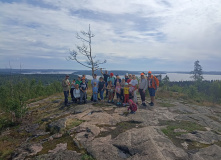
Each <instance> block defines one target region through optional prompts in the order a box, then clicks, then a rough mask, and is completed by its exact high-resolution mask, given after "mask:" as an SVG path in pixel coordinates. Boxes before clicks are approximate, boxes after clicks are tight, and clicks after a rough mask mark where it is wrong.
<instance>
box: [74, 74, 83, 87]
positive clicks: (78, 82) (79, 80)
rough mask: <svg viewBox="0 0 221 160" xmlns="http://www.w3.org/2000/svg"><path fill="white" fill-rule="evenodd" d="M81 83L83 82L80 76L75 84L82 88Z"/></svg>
mask: <svg viewBox="0 0 221 160" xmlns="http://www.w3.org/2000/svg"><path fill="white" fill-rule="evenodd" d="M81 82H82V81H81V77H80V76H78V79H77V80H76V82H75V84H78V85H79V86H80V84H81Z"/></svg>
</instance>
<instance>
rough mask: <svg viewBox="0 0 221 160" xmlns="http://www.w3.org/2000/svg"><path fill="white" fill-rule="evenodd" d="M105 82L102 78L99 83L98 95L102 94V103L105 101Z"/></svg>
mask: <svg viewBox="0 0 221 160" xmlns="http://www.w3.org/2000/svg"><path fill="white" fill-rule="evenodd" d="M105 83H106V82H105V81H104V78H103V77H100V81H99V83H98V93H100V98H101V101H102V100H103V99H104V96H103V95H104V90H105V87H106V85H105Z"/></svg>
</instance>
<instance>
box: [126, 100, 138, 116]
mask: <svg viewBox="0 0 221 160" xmlns="http://www.w3.org/2000/svg"><path fill="white" fill-rule="evenodd" d="M128 103H129V105H130V106H129V107H128V109H127V110H128V111H130V110H131V112H130V113H131V114H135V112H136V111H137V104H136V103H134V101H133V100H132V99H129V100H128Z"/></svg>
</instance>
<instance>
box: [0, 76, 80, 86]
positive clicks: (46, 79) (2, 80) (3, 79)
mask: <svg viewBox="0 0 221 160" xmlns="http://www.w3.org/2000/svg"><path fill="white" fill-rule="evenodd" d="M64 77H65V74H0V86H1V85H4V84H6V83H7V82H9V81H10V82H11V83H13V84H16V83H18V82H21V81H24V80H25V79H28V80H35V81H36V82H41V83H42V84H43V85H49V84H51V83H53V82H54V81H59V82H60V81H62V79H64ZM73 78H77V76H75V75H72V74H71V75H70V80H72V79H73Z"/></svg>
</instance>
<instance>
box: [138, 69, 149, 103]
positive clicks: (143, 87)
mask: <svg viewBox="0 0 221 160" xmlns="http://www.w3.org/2000/svg"><path fill="white" fill-rule="evenodd" d="M140 75H141V78H140V81H139V93H140V97H141V101H142V105H143V106H147V105H146V103H145V92H146V89H147V86H148V84H147V79H146V78H145V76H144V73H141V74H140Z"/></svg>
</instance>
